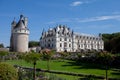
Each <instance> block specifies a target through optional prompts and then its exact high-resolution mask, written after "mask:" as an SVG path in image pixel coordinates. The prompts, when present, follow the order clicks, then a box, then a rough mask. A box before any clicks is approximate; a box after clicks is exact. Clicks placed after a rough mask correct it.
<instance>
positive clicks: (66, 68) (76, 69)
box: [6, 60, 120, 79]
mask: <svg viewBox="0 0 120 80" xmlns="http://www.w3.org/2000/svg"><path fill="white" fill-rule="evenodd" d="M6 62H7V63H9V64H12V65H19V66H25V67H33V65H32V64H31V63H27V62H25V61H24V60H8V61H6ZM36 67H37V68H41V69H47V61H43V60H40V61H37V65H36ZM50 70H55V71H63V72H71V73H80V74H87V75H97V76H104V77H105V70H104V69H100V68H97V67H94V65H93V64H85V63H84V64H83V63H81V64H79V65H77V64H75V62H74V61H69V60H51V61H50ZM119 75H120V73H118V72H117V71H113V70H108V78H119V79H120V76H119Z"/></svg>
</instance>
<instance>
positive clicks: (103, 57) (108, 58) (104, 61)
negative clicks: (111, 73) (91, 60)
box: [97, 52, 114, 80]
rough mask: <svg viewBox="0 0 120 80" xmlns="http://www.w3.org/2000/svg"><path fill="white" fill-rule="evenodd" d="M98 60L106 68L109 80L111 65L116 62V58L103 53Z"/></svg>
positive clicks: (98, 56)
mask: <svg viewBox="0 0 120 80" xmlns="http://www.w3.org/2000/svg"><path fill="white" fill-rule="evenodd" d="M97 58H98V60H99V61H100V62H101V64H103V65H104V66H105V71H106V80H108V76H107V74H108V69H109V66H110V65H111V63H112V61H113V60H114V57H113V56H112V54H111V53H107V52H103V53H99V54H98V55H97Z"/></svg>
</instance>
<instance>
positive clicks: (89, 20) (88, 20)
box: [47, 15, 120, 24]
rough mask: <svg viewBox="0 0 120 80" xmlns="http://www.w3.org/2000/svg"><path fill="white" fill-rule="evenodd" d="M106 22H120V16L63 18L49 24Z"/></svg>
mask: <svg viewBox="0 0 120 80" xmlns="http://www.w3.org/2000/svg"><path fill="white" fill-rule="evenodd" d="M105 20H118V21H120V15H110V16H97V17H90V18H83V19H82V18H62V19H60V20H57V21H51V22H48V23H47V24H57V23H71V22H72V23H83V22H95V21H105Z"/></svg>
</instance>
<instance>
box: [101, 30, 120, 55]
mask: <svg viewBox="0 0 120 80" xmlns="http://www.w3.org/2000/svg"><path fill="white" fill-rule="evenodd" d="M102 36H103V40H104V47H105V50H106V51H109V52H112V53H120V49H119V47H120V32H118V33H112V34H102Z"/></svg>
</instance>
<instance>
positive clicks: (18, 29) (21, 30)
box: [10, 15, 29, 52]
mask: <svg viewBox="0 0 120 80" xmlns="http://www.w3.org/2000/svg"><path fill="white" fill-rule="evenodd" d="M27 24H28V19H27V18H26V17H24V16H23V15H20V20H19V21H18V22H16V21H15V20H13V22H12V23H11V37H10V51H14V52H28V42H29V29H28V27H27Z"/></svg>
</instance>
